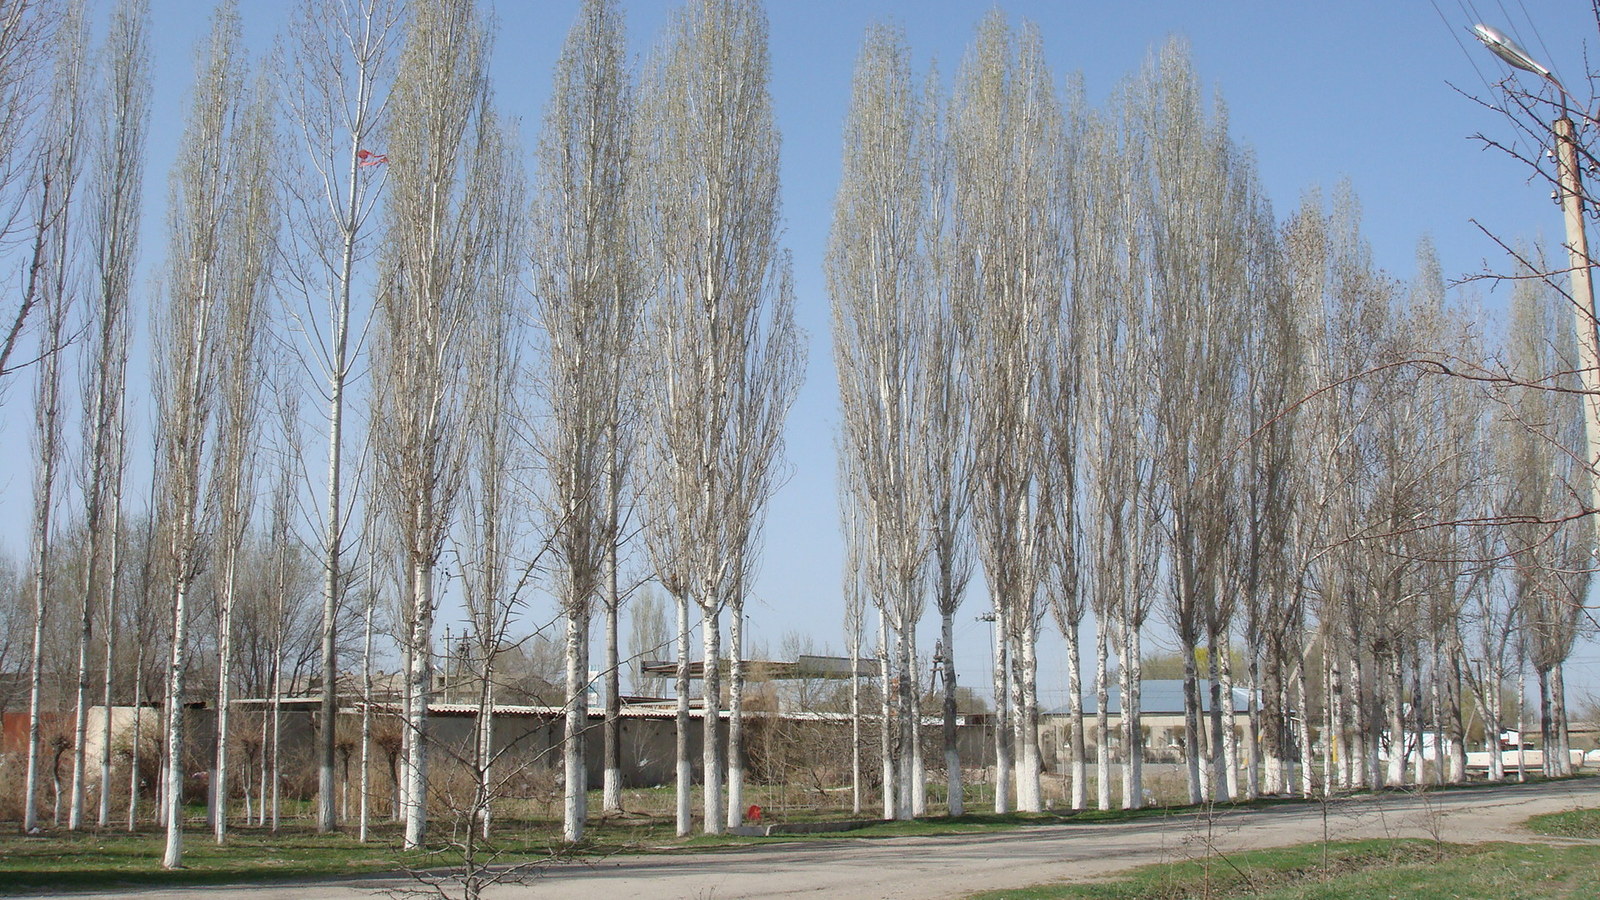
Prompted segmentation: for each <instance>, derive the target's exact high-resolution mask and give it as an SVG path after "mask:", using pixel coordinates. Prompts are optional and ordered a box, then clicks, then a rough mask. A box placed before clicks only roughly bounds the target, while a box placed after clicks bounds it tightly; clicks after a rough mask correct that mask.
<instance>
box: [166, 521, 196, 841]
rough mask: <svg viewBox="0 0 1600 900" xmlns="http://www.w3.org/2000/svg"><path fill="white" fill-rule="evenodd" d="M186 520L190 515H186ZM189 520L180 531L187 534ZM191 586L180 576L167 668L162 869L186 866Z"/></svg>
mask: <svg viewBox="0 0 1600 900" xmlns="http://www.w3.org/2000/svg"><path fill="white" fill-rule="evenodd" d="M183 516H184V518H185V520H187V519H188V517H189V514H188V513H184V514H183ZM188 524H189V523H188V522H187V521H185V522H184V524H183V525H180V526H179V527H180V528H183V530H184V531H187V530H188V529H187V527H186V526H187V525H188ZM188 644H189V585H188V582H187V580H186V579H184V578H183V577H182V576H180V577H179V580H178V585H177V589H176V590H175V591H173V596H172V661H171V663H170V665H169V666H168V668H167V753H166V768H167V792H166V797H165V802H164V803H163V804H162V806H163V808H164V810H165V814H166V826H167V839H166V848H165V850H164V851H163V853H162V857H161V865H162V867H163V868H167V869H175V868H178V867H179V866H181V865H182V864H183V781H184V778H183V774H184V770H185V768H186V766H185V763H184V751H185V749H186V747H185V741H184V736H185V735H184V730H185V729H184V724H185V723H184V685H185V683H186V680H187V679H186V677H185V676H186V674H187V671H188V665H189V659H188Z"/></svg>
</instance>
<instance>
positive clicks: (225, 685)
mask: <svg viewBox="0 0 1600 900" xmlns="http://www.w3.org/2000/svg"><path fill="white" fill-rule="evenodd" d="M228 542H229V546H227V547H225V548H223V561H222V598H221V601H220V602H221V605H222V611H221V615H220V616H219V617H218V621H217V747H216V756H215V765H214V766H213V770H214V772H215V774H214V775H212V778H211V792H212V797H213V800H212V803H213V806H214V807H215V809H216V816H215V818H213V819H212V823H211V827H212V834H213V835H214V836H215V837H216V839H217V843H218V844H221V843H223V842H225V841H226V840H227V837H228V735H229V733H230V731H231V729H232V727H233V709H232V706H233V603H234V591H235V588H236V585H237V581H238V566H239V551H238V544H237V542H235V541H234V540H233V539H232V538H231V537H230V538H228Z"/></svg>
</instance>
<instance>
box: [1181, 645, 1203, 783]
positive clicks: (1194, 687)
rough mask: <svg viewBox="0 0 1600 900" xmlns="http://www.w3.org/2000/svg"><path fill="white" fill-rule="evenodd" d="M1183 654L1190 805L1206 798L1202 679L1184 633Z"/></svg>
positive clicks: (1185, 739)
mask: <svg viewBox="0 0 1600 900" xmlns="http://www.w3.org/2000/svg"><path fill="white" fill-rule="evenodd" d="M1178 645H1179V652H1181V653H1182V654H1183V762H1184V766H1185V770H1186V774H1187V775H1188V785H1189V804H1190V805H1191V806H1194V805H1198V804H1199V803H1201V802H1202V801H1204V800H1205V799H1206V795H1205V793H1204V790H1203V782H1202V780H1201V777H1200V682H1199V673H1198V672H1197V671H1196V667H1195V660H1194V648H1195V644H1194V642H1193V641H1192V640H1191V639H1190V638H1188V637H1184V636H1182V635H1180V636H1179V639H1178Z"/></svg>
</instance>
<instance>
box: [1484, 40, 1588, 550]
mask: <svg viewBox="0 0 1600 900" xmlns="http://www.w3.org/2000/svg"><path fill="white" fill-rule="evenodd" d="M1472 33H1473V35H1474V36H1475V37H1477V39H1478V40H1480V41H1482V42H1483V45H1484V46H1485V47H1488V48H1489V49H1490V51H1492V52H1493V53H1494V55H1495V56H1498V57H1500V58H1501V59H1502V60H1504V61H1505V62H1506V64H1507V65H1510V66H1512V67H1513V68H1517V69H1521V70H1522V71H1524V72H1532V73H1533V74H1535V75H1537V76H1539V77H1540V78H1543V79H1544V80H1546V81H1548V82H1550V83H1551V84H1553V85H1555V88H1556V90H1558V91H1560V92H1561V115H1560V117H1559V118H1557V119H1556V120H1555V121H1554V122H1552V123H1551V125H1550V130H1551V132H1552V133H1554V135H1555V143H1556V173H1557V175H1556V182H1557V193H1558V194H1559V196H1560V198H1561V210H1562V213H1563V215H1564V218H1565V219H1566V226H1567V260H1568V267H1569V272H1570V277H1571V279H1572V309H1573V315H1574V317H1575V318H1576V323H1577V329H1578V366H1579V369H1578V374H1579V377H1580V379H1581V380H1582V382H1583V406H1584V416H1583V424H1584V429H1583V436H1584V463H1585V464H1586V465H1587V466H1588V467H1589V509H1590V510H1591V511H1593V510H1600V469H1597V468H1596V465H1595V464H1596V459H1597V455H1600V454H1597V450H1600V333H1597V332H1596V330H1595V326H1596V323H1597V319H1596V317H1595V307H1594V282H1593V281H1591V280H1590V277H1589V267H1590V266H1591V265H1592V263H1591V262H1590V259H1589V240H1588V237H1587V236H1586V235H1585V233H1584V228H1583V193H1582V185H1581V182H1580V181H1579V167H1578V142H1577V136H1576V128H1575V127H1574V126H1573V124H1572V119H1571V118H1570V117H1568V115H1567V109H1568V107H1569V105H1570V103H1569V101H1570V97H1569V96H1568V94H1567V89H1566V87H1564V86H1563V85H1562V84H1561V82H1560V80H1558V79H1557V78H1556V76H1555V74H1554V73H1552V72H1551V71H1550V69H1549V68H1548V67H1547V66H1545V65H1543V64H1541V63H1540V62H1539V61H1538V60H1536V59H1534V58H1533V57H1532V56H1530V55H1529V54H1528V51H1526V50H1524V49H1522V48H1521V47H1519V46H1517V43H1516V41H1513V40H1512V39H1511V38H1509V37H1507V36H1505V35H1504V34H1502V33H1501V32H1500V31H1499V30H1498V29H1495V28H1491V27H1490V26H1488V25H1484V24H1481V23H1480V24H1477V25H1474V26H1472ZM1595 527H1596V529H1600V516H1596V517H1595Z"/></svg>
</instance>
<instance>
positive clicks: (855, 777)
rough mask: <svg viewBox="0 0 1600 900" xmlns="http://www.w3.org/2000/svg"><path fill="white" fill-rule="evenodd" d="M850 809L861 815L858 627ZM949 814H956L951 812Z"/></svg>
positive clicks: (853, 639) (853, 647)
mask: <svg viewBox="0 0 1600 900" xmlns="http://www.w3.org/2000/svg"><path fill="white" fill-rule="evenodd" d="M857 621H859V619H857ZM958 802H959V801H958ZM850 811H851V813H852V814H854V815H857V816H859V815H861V632H860V629H859V628H858V629H855V630H853V631H851V633H850ZM951 815H957V814H956V813H951Z"/></svg>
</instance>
